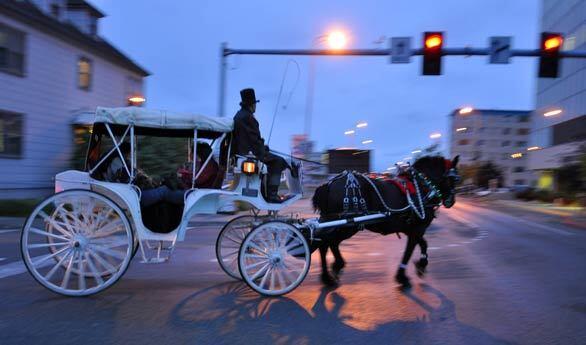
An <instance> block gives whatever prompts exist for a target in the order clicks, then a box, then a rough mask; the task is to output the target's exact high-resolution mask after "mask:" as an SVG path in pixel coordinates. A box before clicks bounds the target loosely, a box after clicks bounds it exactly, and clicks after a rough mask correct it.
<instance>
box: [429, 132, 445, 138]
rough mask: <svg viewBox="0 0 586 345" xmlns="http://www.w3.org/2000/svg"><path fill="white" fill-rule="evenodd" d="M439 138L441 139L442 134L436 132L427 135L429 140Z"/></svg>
mask: <svg viewBox="0 0 586 345" xmlns="http://www.w3.org/2000/svg"><path fill="white" fill-rule="evenodd" d="M441 137H442V134H441V133H438V132H436V133H431V134H430V135H429V138H430V139H439V138H441Z"/></svg>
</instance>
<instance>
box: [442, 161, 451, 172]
mask: <svg viewBox="0 0 586 345" xmlns="http://www.w3.org/2000/svg"><path fill="white" fill-rule="evenodd" d="M444 168H446V171H448V170H450V169H452V161H451V160H449V159H444Z"/></svg>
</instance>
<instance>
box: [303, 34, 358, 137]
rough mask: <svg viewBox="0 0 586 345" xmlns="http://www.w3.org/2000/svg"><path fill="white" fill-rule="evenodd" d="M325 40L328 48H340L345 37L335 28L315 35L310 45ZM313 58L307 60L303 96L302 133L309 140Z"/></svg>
mask: <svg viewBox="0 0 586 345" xmlns="http://www.w3.org/2000/svg"><path fill="white" fill-rule="evenodd" d="M324 41H325V42H327V45H328V47H329V49H331V50H340V49H343V48H344V47H345V46H346V43H347V38H346V34H344V32H342V31H339V30H335V31H332V32H330V33H329V34H327V35H320V36H317V37H316V38H315V39H314V40H313V44H312V46H313V47H315V46H317V45H318V44H319V43H321V42H324ZM314 90H315V58H314V57H311V58H310V60H309V75H308V77H307V95H306V98H305V126H304V131H303V132H304V133H305V137H306V138H307V140H310V135H311V118H312V115H313V96H314V94H315V91H314Z"/></svg>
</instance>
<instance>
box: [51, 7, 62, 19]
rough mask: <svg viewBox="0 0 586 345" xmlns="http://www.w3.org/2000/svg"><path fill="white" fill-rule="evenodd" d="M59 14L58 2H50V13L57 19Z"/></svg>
mask: <svg viewBox="0 0 586 345" xmlns="http://www.w3.org/2000/svg"><path fill="white" fill-rule="evenodd" d="M60 14H61V7H59V4H52V5H51V15H52V16H53V17H55V18H57V19H59V15H60Z"/></svg>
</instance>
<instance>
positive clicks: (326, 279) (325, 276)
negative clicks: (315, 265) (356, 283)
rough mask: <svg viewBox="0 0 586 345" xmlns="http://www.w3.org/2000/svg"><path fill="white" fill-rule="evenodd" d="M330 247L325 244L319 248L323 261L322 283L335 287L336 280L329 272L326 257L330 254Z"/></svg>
mask: <svg viewBox="0 0 586 345" xmlns="http://www.w3.org/2000/svg"><path fill="white" fill-rule="evenodd" d="M328 247H329V246H328V245H327V244H323V245H321V246H320V247H319V256H320V259H321V281H322V283H324V285H326V286H335V285H336V279H334V278H333V277H332V276H331V275H330V272H328V261H327V259H326V255H327V254H328Z"/></svg>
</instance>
